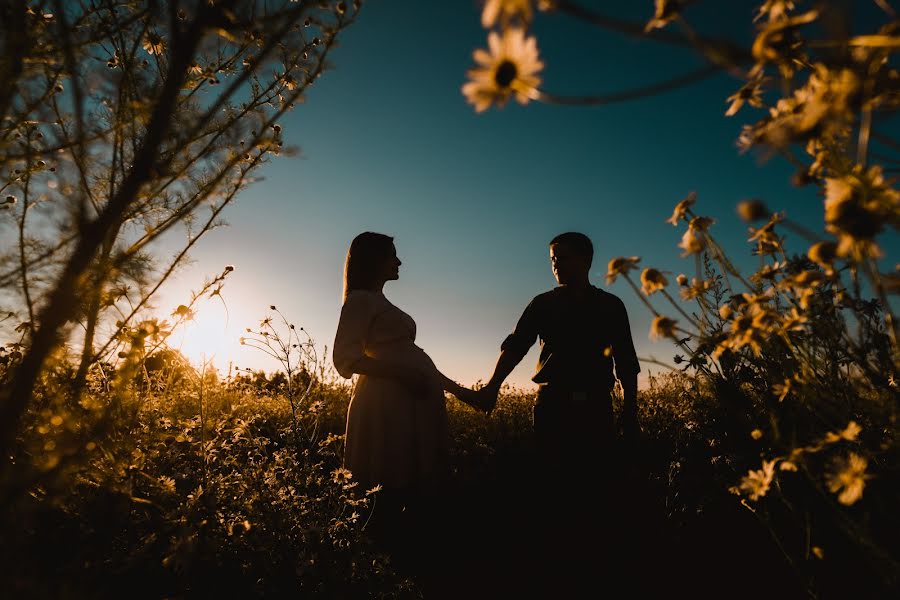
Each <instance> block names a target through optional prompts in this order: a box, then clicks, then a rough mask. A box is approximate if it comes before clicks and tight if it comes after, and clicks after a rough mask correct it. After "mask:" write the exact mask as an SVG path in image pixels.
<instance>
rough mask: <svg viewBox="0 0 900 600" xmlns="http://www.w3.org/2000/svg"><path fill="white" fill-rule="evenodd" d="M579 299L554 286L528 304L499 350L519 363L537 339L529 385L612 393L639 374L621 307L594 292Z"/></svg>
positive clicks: (612, 297)
mask: <svg viewBox="0 0 900 600" xmlns="http://www.w3.org/2000/svg"><path fill="white" fill-rule="evenodd" d="M585 292H586V293H585V294H584V296H583V297H582V298H578V297H577V296H576V291H575V290H573V289H570V288H568V287H566V286H560V287H557V288H554V289H552V290H550V291H549V292H545V293H543V294H540V295H538V296H535V298H534V299H533V300H532V301H531V303H529V304H528V306H527V307H526V308H525V311H524V312H523V313H522V316H521V317H520V318H519V322H518V323H517V324H516V329H515V331H513V333H512V334H511V335H509V336H508V337H507V338H506V339H505V340H504V341H503V345H502V347H501V348H502V349H503V350H504V351H509V352H512V353H514V354H516V355H518V356H520V357H524V356H525V354H527V353H528V350H529V349H530V348H531V346H532V345H533V344H534V340H535V338H537V337H540V341H541V354H540V358H539V359H538V364H537V369H536V372H535V374H534V376H533V377H532V378H531V379H532V381H534V382H535V383H538V384H548V385H550V386H553V387H559V388H563V389H570V390H595V389H612V387H613V385H614V384H615V376H614V375H613V360H615V371H616V373H618V375H619V376H620V377H624V376H626V375H631V374H635V373H638V372H640V370H641V367H640V363H639V362H638V359H637V354H635V351H634V342H633V341H632V339H631V327H630V326H629V324H628V313H627V312H626V310H625V305H624V304H623V303H622V301H621V300H620V299H619V298H618V296H615V295H613V294H610V293H608V292H604V291H603V290H601V289H599V288H596V287H594V286H589V287H588V288H587V289H586V290H585Z"/></svg>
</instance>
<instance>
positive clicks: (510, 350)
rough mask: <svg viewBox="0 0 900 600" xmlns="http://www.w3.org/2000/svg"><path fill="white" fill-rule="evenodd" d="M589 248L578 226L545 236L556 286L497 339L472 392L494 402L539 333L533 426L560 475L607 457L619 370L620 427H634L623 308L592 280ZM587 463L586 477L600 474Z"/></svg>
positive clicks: (634, 363)
mask: <svg viewBox="0 0 900 600" xmlns="http://www.w3.org/2000/svg"><path fill="white" fill-rule="evenodd" d="M593 254H594V250H593V244H591V240H590V239H589V238H588V237H587V236H586V235H584V234H582V233H577V232H568V233H562V234H560V235H558V236H556V237H555V238H553V240H551V242H550V264H551V266H552V268H553V274H554V275H555V277H556V280H557V282H558V283H559V286H558V287H556V288H554V289H552V290H550V291H548V292H544V293H543V294H539V295H538V296H536V297H535V298H534V299H533V300H532V301H531V302H530V303H529V304H528V306H527V307H526V308H525V311H524V312H523V313H522V316H521V317H520V318H519V321H518V324H517V325H516V328H515V331H513V333H512V334H511V335H509V336H508V337H507V338H506V340H504V342H503V344H502V346H501V352H500V357H499V359H498V360H497V365H496V367H495V369H494V374H493V376H492V377H491V379H490V381H489V382H488V383H487V385H485V386H484V387H483V388H481V389H480V390H479V391H478V392H477V394H478V395H479V396H480V400H481V401H482V403H483V404H482V405H483V406H486V408H487V409H488V410H490V409H492V408H493V405H494V404H495V403H496V400H497V395H498V393H499V391H500V387H501V385H502V384H503V381H504V380H505V379H506V377H507V376H509V374H510V373H511V372H512V370H513V369H514V368H515V367H516V365H518V364H519V362H521V360H522V359H523V358H524V357H525V355H526V354H527V353H528V350H529V349H530V348H531V346H532V345H533V344H534V342H535V339H537V338H540V344H541V354H540V358H539V359H538V364H537V368H536V371H535V374H534V376H533V377H532V381H534V382H535V383H537V384H538V385H539V388H538V393H537V401H536V402H535V406H534V431H535V437H536V439H537V445H538V450H539V452H540V455H541V458H542V459H543V460H545V461H546V463H547V464H545V465H544V466H545V467H547V468H549V469H550V470H552V471H554V472H557V473H559V474H560V475H564V474H565V471H568V470H569V468H574V469H580V468H582V467H585V466H590V465H591V464H592V463H593V464H596V463H602V462H603V461H604V459H605V458H606V454H607V452H608V450H609V448H610V445H611V443H612V441H613V439H614V429H613V415H612V400H611V392H612V389H613V387H614V385H615V381H616V378H617V377H618V379H619V381H620V382H621V384H622V390H623V392H624V406H623V412H622V427H623V432H624V434H625V436H626V438H633V436H634V434H635V433H636V431H637V374H638V372H639V371H640V370H641V368H640V364H639V363H638V359H637V355H636V354H635V351H634V344H633V342H632V338H631V328H630V326H629V324H628V314H627V312H626V310H625V305H624V304H623V303H622V301H621V300H620V299H619V298H618V297H617V296H615V295H613V294H610V293H608V292H605V291H603V290H601V289H599V288H596V287H594V286H593V285H591V282H590V280H589V277H588V273H589V271H590V267H591V262H592V259H593ZM597 466H599V465H597ZM591 470H592V471H594V472H592V473H591V474H590V476H591V477H596V476H598V475H600V474H599V473H597V472H596V471H595V470H594V469H591ZM601 476H602V475H601Z"/></svg>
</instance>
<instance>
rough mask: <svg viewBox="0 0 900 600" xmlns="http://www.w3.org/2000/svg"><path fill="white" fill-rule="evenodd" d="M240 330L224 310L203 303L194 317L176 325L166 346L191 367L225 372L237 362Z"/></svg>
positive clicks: (213, 304) (211, 304)
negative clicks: (191, 365)
mask: <svg viewBox="0 0 900 600" xmlns="http://www.w3.org/2000/svg"><path fill="white" fill-rule="evenodd" d="M240 336H241V327H240V323H238V322H237V321H236V320H235V319H234V318H233V316H232V315H229V313H228V310H227V308H226V307H225V306H224V305H222V304H218V305H217V304H216V303H214V302H208V303H205V305H204V306H203V307H202V310H198V311H196V312H195V313H194V315H193V318H191V319H188V320H186V321H184V322H183V323H182V324H181V325H179V326H178V327H177V328H176V329H175V331H174V332H173V333H172V336H171V337H170V338H169V346H170V347H171V348H172V349H174V350H177V351H179V352H181V353H182V354H183V355H184V356H185V358H187V359H188V360H189V361H190V362H191V364H193V365H195V366H198V367H199V366H202V365H203V364H207V366H208V367H210V366H212V367H215V368H217V369H223V368H224V369H228V366H229V363H233V362H234V361H236V360H238V359H239V354H240Z"/></svg>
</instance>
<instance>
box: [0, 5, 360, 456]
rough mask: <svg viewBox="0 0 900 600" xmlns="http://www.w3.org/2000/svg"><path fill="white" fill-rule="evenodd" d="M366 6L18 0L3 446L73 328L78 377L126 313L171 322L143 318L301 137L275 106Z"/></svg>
mask: <svg viewBox="0 0 900 600" xmlns="http://www.w3.org/2000/svg"><path fill="white" fill-rule="evenodd" d="M358 8H359V6H358V4H357V3H353V5H352V7H351V6H349V5H348V4H347V3H346V2H331V3H327V2H324V3H319V2H316V3H311V2H289V1H288V0H283V1H278V2H256V1H251V0H222V1H221V2H195V1H182V0H166V1H156V0H154V1H151V2H132V1H130V0H121V1H119V0H104V1H102V2H86V1H85V2H66V3H63V2H60V1H55V2H52V1H42V2H35V3H26V2H25V1H24V0H18V1H13V2H5V3H3V5H2V8H0V10H2V22H3V23H4V26H3V28H2V30H0V31H2V36H3V38H2V44H3V47H4V48H5V50H6V51H5V53H4V56H3V59H2V62H0V83H2V85H0V88H2V90H3V91H2V92H0V123H2V125H0V155H2V165H3V173H4V176H3V179H2V180H0V191H2V193H3V194H4V195H5V196H4V197H5V198H6V200H5V201H4V203H3V204H2V208H3V209H4V210H2V211H0V227H2V230H3V233H4V237H5V238H6V239H8V240H10V241H9V242H8V243H6V244H4V247H3V249H2V256H3V264H4V269H3V272H2V273H0V282H2V288H3V290H4V295H3V301H4V302H5V303H6V304H7V305H9V306H11V308H12V311H11V312H12V313H14V314H15V315H16V316H17V318H18V320H17V322H19V323H22V324H21V325H19V326H18V327H17V329H19V330H20V331H21V332H22V333H23V337H22V339H21V340H20V341H19V342H17V343H18V344H19V347H18V348H17V351H19V352H22V354H23V356H22V357H21V360H20V362H19V365H18V367H17V369H16V371H15V373H14V374H13V375H12V377H11V379H10V383H9V385H8V386H5V387H4V390H3V393H2V396H0V447H2V448H4V449H5V448H8V447H9V446H10V445H11V444H12V439H13V436H14V434H15V429H16V424H17V422H18V419H19V417H20V416H21V415H22V414H23V412H24V410H25V407H26V406H27V404H28V402H29V400H30V398H31V395H32V390H33V388H34V386H35V384H36V383H38V381H39V379H40V377H41V376H42V373H43V370H44V367H45V364H46V363H47V361H48V360H49V358H50V356H51V355H52V354H53V353H54V352H55V351H56V350H57V349H58V348H60V347H61V343H62V342H64V341H67V342H71V343H72V344H73V346H74V347H75V348H76V349H77V351H78V352H79V353H80V360H79V364H78V368H77V371H76V373H75V378H74V382H73V386H72V387H73V390H74V391H75V392H76V393H77V392H78V391H79V389H80V388H81V386H82V385H83V383H84V380H85V378H86V376H87V373H88V371H89V370H90V368H91V366H92V365H94V364H96V363H97V361H100V360H106V359H108V358H109V356H110V355H111V354H115V352H116V350H115V346H116V345H117V341H119V340H120V339H121V329H122V327H131V328H132V330H136V331H141V330H145V332H146V334H147V335H148V336H152V335H155V334H156V330H155V328H154V326H152V325H146V326H145V327H142V326H141V325H138V326H137V327H136V328H135V327H134V323H133V321H134V320H136V319H139V318H140V317H139V314H140V313H141V311H142V310H143V309H146V308H147V307H148V306H149V304H148V303H149V302H150V301H151V299H152V297H153V296H154V295H155V293H156V292H157V290H158V289H159V288H160V286H161V285H162V283H163V282H164V281H165V280H166V279H167V278H168V277H169V276H170V275H171V274H172V273H173V272H174V271H175V269H176V268H177V267H178V266H179V265H180V264H181V263H182V262H183V260H184V258H185V257H186V256H187V254H188V251H189V250H190V249H191V248H192V247H193V246H194V244H195V243H196V242H197V241H198V240H199V238H200V237H201V236H202V235H203V234H204V233H206V232H207V231H209V230H210V229H212V228H214V227H216V226H218V225H219V224H221V215H222V212H223V210H224V209H225V208H226V207H227V206H228V205H229V204H230V203H231V202H232V201H233V199H234V198H235V197H236V196H237V195H238V194H239V193H240V191H241V190H243V189H244V188H245V187H246V186H247V185H248V184H250V183H251V182H252V181H253V180H254V177H255V173H256V170H257V169H258V168H259V167H260V166H261V165H263V164H265V163H266V162H267V161H268V160H269V159H270V158H271V157H272V156H275V155H278V154H279V153H281V152H283V151H285V150H286V149H285V148H284V147H283V142H282V130H281V125H279V123H278V119H279V118H280V117H281V116H282V115H283V114H284V113H285V112H286V111H288V110H290V109H291V108H293V107H294V106H295V104H296V103H298V102H300V101H302V98H303V93H304V92H305V91H306V90H307V89H308V87H309V86H310V85H312V84H313V82H314V81H315V80H316V79H317V78H318V77H319V76H320V75H321V74H322V72H323V71H324V70H325V69H326V67H327V66H328V63H327V61H326V58H327V56H328V53H329V51H330V50H331V48H332V47H333V46H334V44H335V43H336V37H337V36H338V35H339V34H340V32H341V31H342V30H344V28H345V27H347V26H348V25H349V24H350V23H352V21H353V19H354V18H355V14H356V12H357V11H358ZM179 231H180V232H181V233H182V234H183V235H184V236H185V241H184V244H183V247H182V248H181V250H179V251H178V252H176V253H175V254H174V256H173V257H172V259H171V260H169V261H168V262H167V263H165V264H162V265H157V260H156V258H157V257H156V256H155V254H156V253H155V245H154V244H155V243H156V242H157V241H159V240H160V239H161V238H163V237H164V236H169V237H171V236H172V235H175V234H177V233H178V232H179ZM114 322H115V323H116V325H115V326H113V323H114ZM76 325H78V326H80V327H81V328H83V331H84V333H83V335H80V331H79V329H80V328H78V327H75V326H76ZM148 328H149V330H147V329H148ZM104 330H106V331H104ZM102 334H105V335H106V337H107V339H106V341H105V342H104V341H103V340H102V338H101V335H102ZM2 454H3V455H5V454H6V452H5V450H4V451H3V452H2Z"/></svg>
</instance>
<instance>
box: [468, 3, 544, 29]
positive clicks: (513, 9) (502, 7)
mask: <svg viewBox="0 0 900 600" xmlns="http://www.w3.org/2000/svg"><path fill="white" fill-rule="evenodd" d="M532 15H533V13H532V10H531V0H486V2H485V3H484V10H483V11H482V12H481V24H482V25H483V26H484V27H485V28H489V27H492V26H493V25H494V23H496V22H497V19H498V18H502V20H503V22H504V24H508V23H509V21H511V20H512V19H515V18H517V17H518V18H520V19H521V20H522V22H523V23H528V22H530V21H531V17H532Z"/></svg>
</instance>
